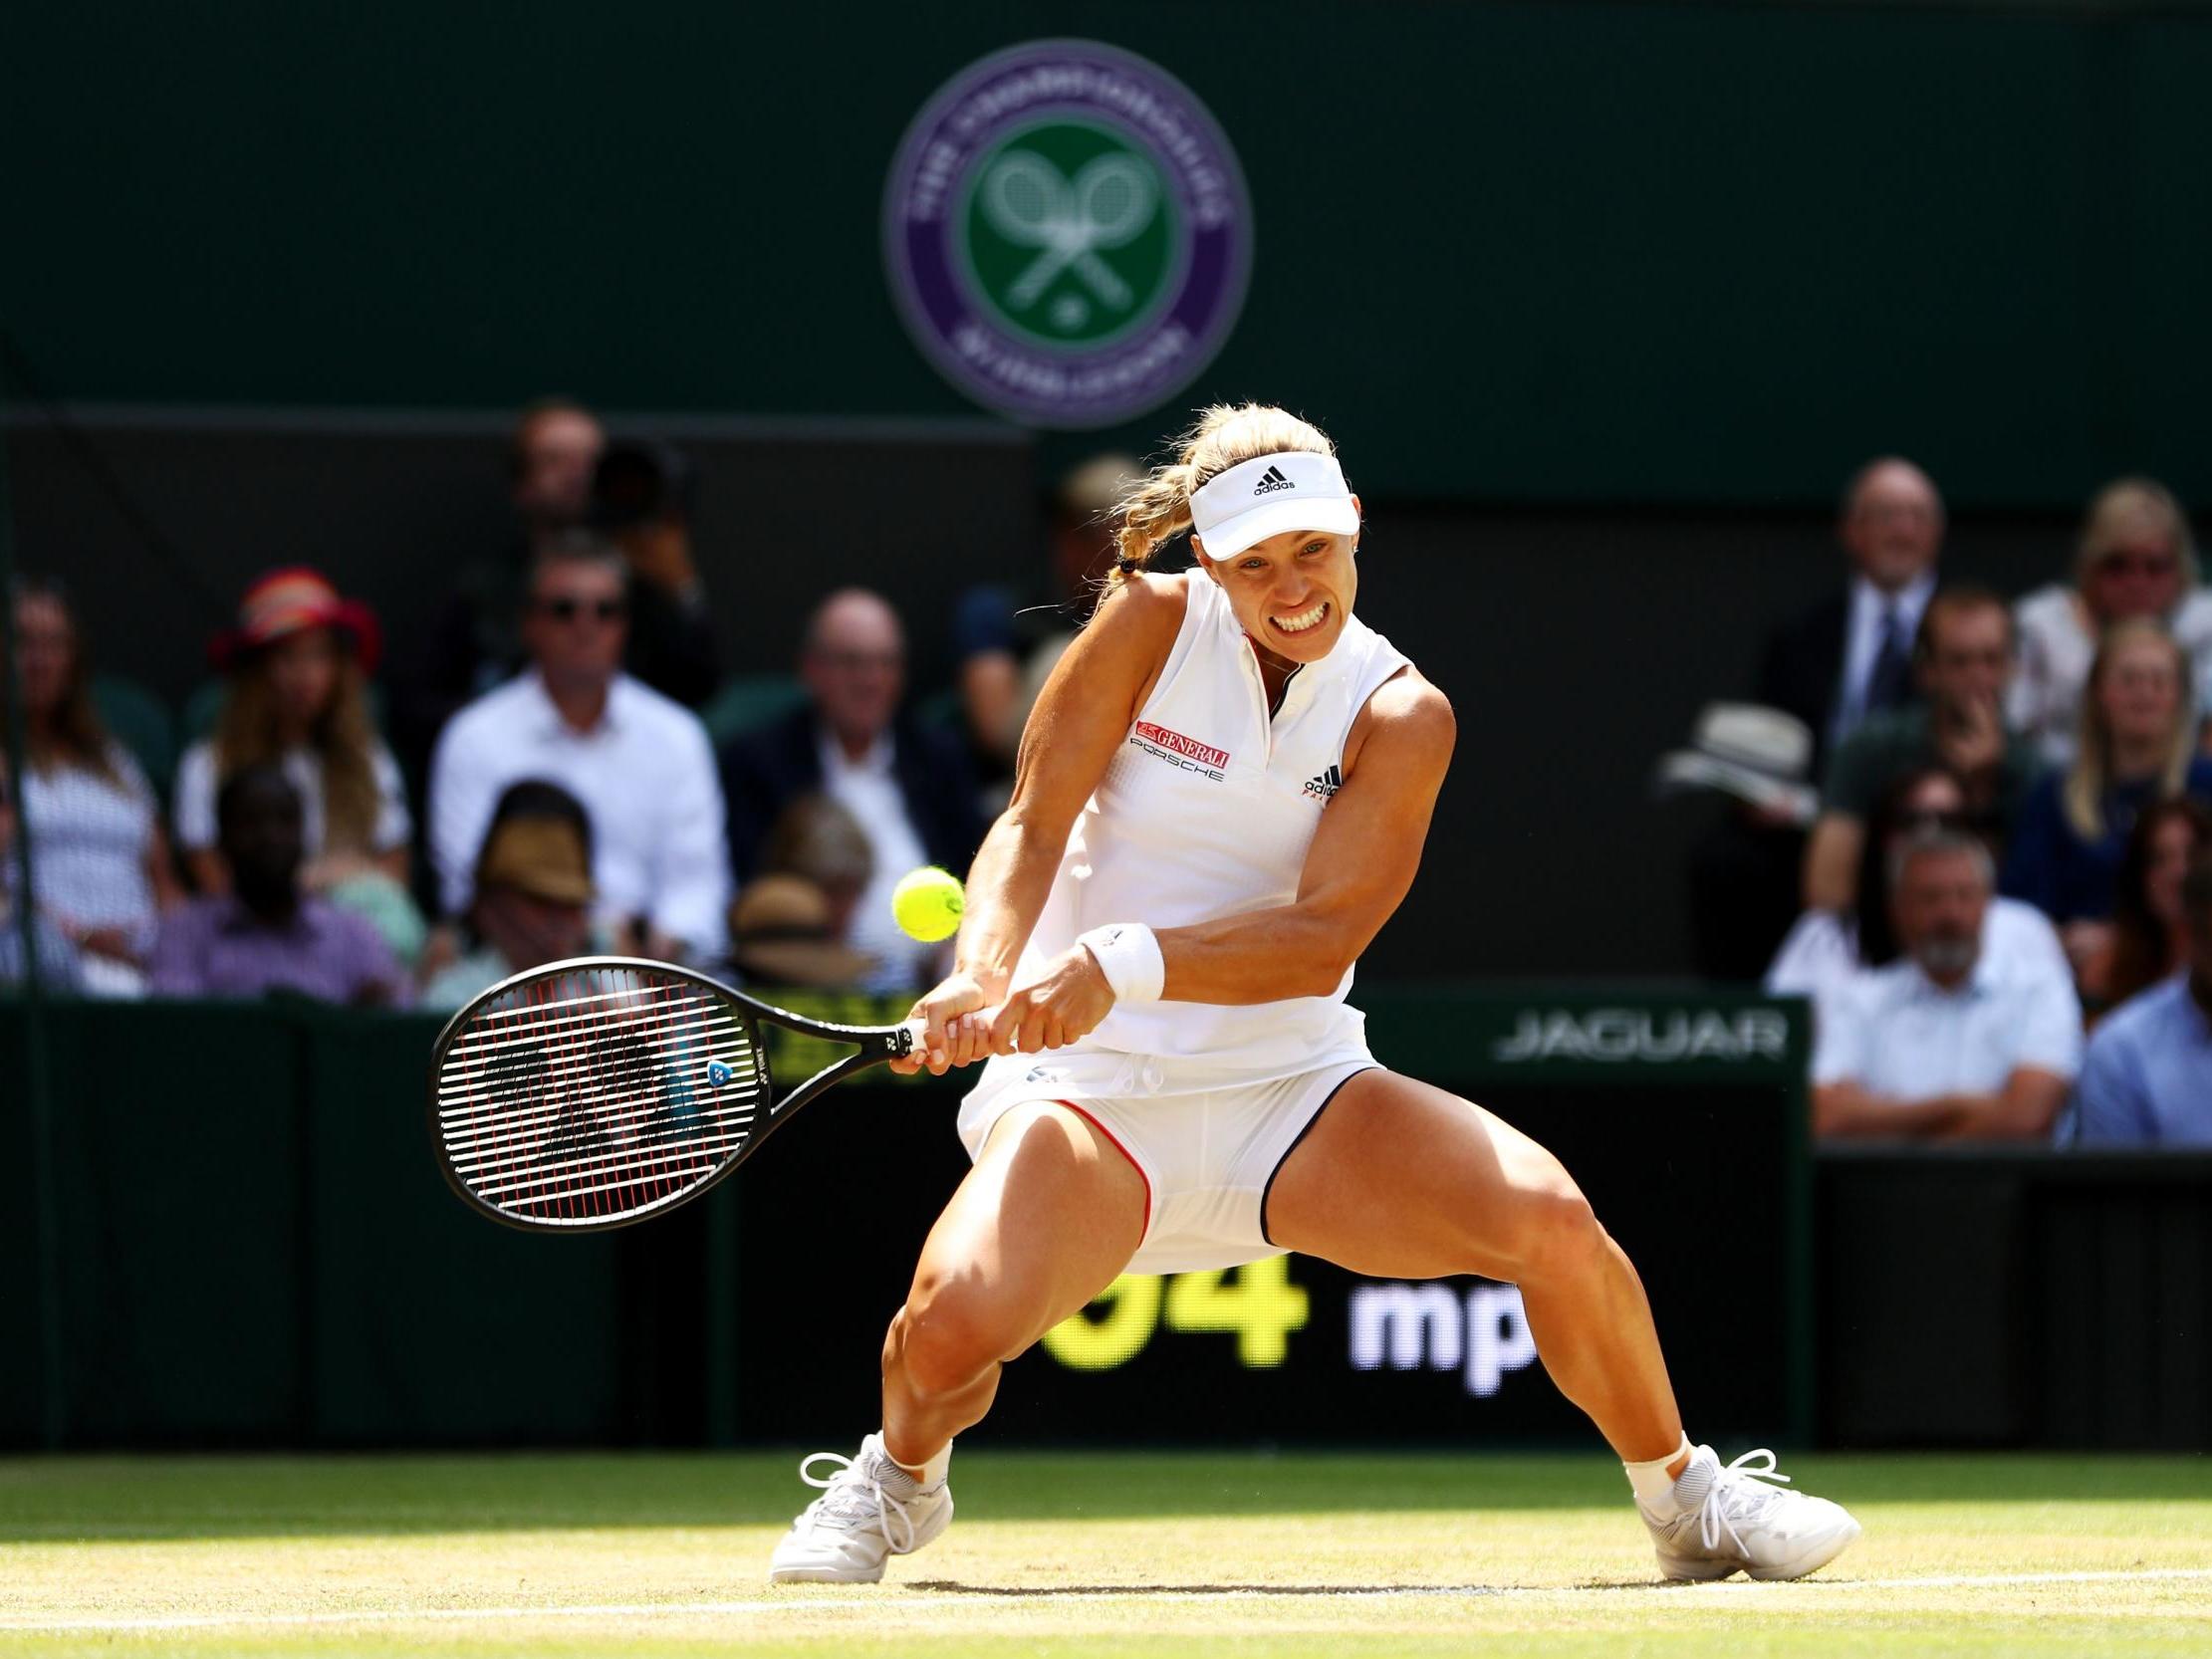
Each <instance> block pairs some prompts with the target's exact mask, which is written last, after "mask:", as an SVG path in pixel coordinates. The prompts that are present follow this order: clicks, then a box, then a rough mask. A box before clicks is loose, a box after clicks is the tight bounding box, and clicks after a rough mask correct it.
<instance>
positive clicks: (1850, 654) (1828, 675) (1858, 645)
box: [1759, 455, 1943, 772]
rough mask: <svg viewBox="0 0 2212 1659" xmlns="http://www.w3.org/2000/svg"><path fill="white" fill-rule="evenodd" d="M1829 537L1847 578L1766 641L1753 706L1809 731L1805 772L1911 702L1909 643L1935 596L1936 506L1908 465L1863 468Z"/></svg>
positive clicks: (1891, 458) (1879, 463) (1894, 460)
mask: <svg viewBox="0 0 2212 1659" xmlns="http://www.w3.org/2000/svg"><path fill="white" fill-rule="evenodd" d="M1836 528H1837V539H1838V540H1839V541H1841V542H1842V543H1843V551H1844V552H1845V553H1846V554H1848V555H1849V556H1850V564H1851V577H1850V581H1849V583H1848V585H1847V586H1846V587H1845V588H1844V589H1843V592H1837V593H1831V594H1830V595H1829V596H1828V597H1827V598H1825V599H1823V600H1821V601H1820V603H1818V604H1816V605H1814V606H1813V607H1812V608H1811V609H1810V610H1807V611H1804V612H1802V613H1801V614H1799V615H1797V616H1795V617H1793V618H1791V619H1790V620H1789V621H1787V622H1784V623H1783V624H1781V626H1779V627H1777V628H1776V629H1775V630H1774V631H1773V632H1772V633H1771V634H1769V635H1768V636H1767V649H1766V655H1765V656H1764V658H1763V659H1762V660H1761V663H1760V668H1759V701H1760V702H1762V703H1766V704H1768V705H1769V706H1771V707H1774V708H1779V709H1787V710H1788V711H1789V712H1790V713H1792V714H1794V715H1796V716H1797V717H1798V718H1799V719H1800V720H1802V721H1804V722H1805V723H1806V725H1808V726H1810V727H1811V728H1812V729H1813V743H1814V769H1815V771H1816V772H1818V771H1819V770H1820V769H1821V768H1822V765H1823V763H1824V762H1825V761H1826V759H1827V757H1828V755H1829V754H1830V753H1831V752H1832V751H1833V750H1834V748H1835V746H1836V745H1837V744H1839V743H1841V742H1843V739H1844V738H1845V737H1847V736H1849V735H1850V733H1851V730H1852V729H1853V728H1854V727H1856V726H1857V725H1858V723H1859V722H1860V721H1861V720H1863V719H1865V718H1866V716H1867V715H1869V714H1876V713H1879V712H1880V711H1881V710H1883V709H1888V708H1895V707H1897V706H1899V705H1900V704H1903V703H1906V702H1909V701H1911V700H1912V697H1913V678H1912V640H1913V636H1914V634H1915V633H1917V632H1918V631H1919V627H1920V612H1921V611H1922V610H1924V609H1926V608H1927V603H1928V595H1929V594H1931V593H1933V592H1935V564H1936V558H1937V556H1938V555H1939V554H1940V553H1941V551H1942V548H1943V498H1942V497H1941V496H1940V495H1938V494H1937V493H1936V489H1935V485H1934V484H1932V483H1931V482H1929V480H1928V475H1927V474H1926V473H1924V472H1922V471H1921V470H1920V469H1919V468H1918V467H1916V466H1914V465H1913V464H1912V463H1911V462H1910V461H1907V460H1904V459H1902V458H1900V457H1898V456H1895V455H1885V456H1883V457H1881V458H1880V459H1879V460H1874V461H1869V462H1867V463H1866V464H1865V465H1864V466H1862V467H1860V468H1859V469H1858V471H1857V472H1856V473H1854V474H1852V476H1851V481H1850V483H1849V484H1848V485H1846V486H1845V487H1844V490H1843V510H1842V512H1841V514H1840V515H1839V517H1838V520H1837V527H1836Z"/></svg>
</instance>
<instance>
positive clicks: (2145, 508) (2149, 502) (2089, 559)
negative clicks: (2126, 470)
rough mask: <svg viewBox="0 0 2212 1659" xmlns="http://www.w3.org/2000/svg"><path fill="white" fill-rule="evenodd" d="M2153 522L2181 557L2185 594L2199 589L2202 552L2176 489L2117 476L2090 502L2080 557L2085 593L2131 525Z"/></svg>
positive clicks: (2077, 574)
mask: <svg viewBox="0 0 2212 1659" xmlns="http://www.w3.org/2000/svg"><path fill="white" fill-rule="evenodd" d="M2146 522H2147V523H2148V524H2150V525H2151V526H2152V527H2153V528H2154V529H2155V530H2156V532H2157V533H2158V534H2159V535H2161V536H2163V537H2164V538H2165V539H2166V540H2167V541H2169V542H2171V543H2172V544H2173V548H2174V551H2175V552H2176V553H2177V554H2179V555H2180V557H2181V572H2182V577H2183V581H2182V588H2183V590H2184V592H2186V591H2187V590H2188V589H2191V588H2194V587H2195V586H2196V585H2197V549H2196V543H2195V541H2194V539H2193V538H2191V536H2190V535H2189V516H2188V514H2186V513H2184V512H2182V510H2181V503H2180V502H2178V501H2176V500H2175V499H2174V494H2173V491H2171V490H2169V489H2167V488H2166V486H2165V485H2163V484H2161V483H2159V482H2158V480H2157V479H2155V478H2115V479H2113V480H2112V482H2111V483H2109V484H2107V485H2105V486H2104V488H2102V489H2101V490H2099V491H2097V492H2096V494H2095V495H2093V496H2091V497H2090V498H2089V511H2088V512H2087V513H2085V514H2084V515H2083V516H2082V540H2081V541H2080V543H2078V544H2077V546H2076V548H2075V554H2074V586H2075V587H2076V588H2078V589H2081V590H2082V591H2084V592H2087V591H2088V590H2089V578H2090V576H2091V575H2093V574H2094V573H2095V570H2096V562H2097V561H2098V560H2099V559H2102V558H2103V557H2104V556H2105V555H2106V554H2107V553H2110V552H2111V551H2112V548H2113V545H2114V544H2115V543H2117V542H2118V541H2120V540H2121V538H2122V537H2124V536H2125V535H2126V533H2127V530H2128V528H2129V527H2130V526H2133V525H2137V524H2142V523H2146Z"/></svg>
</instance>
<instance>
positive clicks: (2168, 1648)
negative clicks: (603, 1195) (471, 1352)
mask: <svg viewBox="0 0 2212 1659" xmlns="http://www.w3.org/2000/svg"><path fill="white" fill-rule="evenodd" d="M1722 1450H1723V1454H1724V1456H1725V1455H1728V1454H1729V1453H1730V1452H1731V1451H1732V1450H1733V1449H1732V1448H1726V1447H1724V1448H1723V1449H1722ZM794 1461H795V1458H794V1456H787V1455H783V1454H775V1455H769V1454H751V1453H748V1454H744V1455H733V1456H709V1455H666V1456H662V1455H655V1456H634V1457H610V1456H542V1455H517V1456H509V1457H437V1458H433V1457H423V1458H395V1457H375V1458H368V1457H364V1458H282V1459H277V1458H235V1459H221V1458H71V1459H59V1460H45V1461H41V1460H17V1461H8V1462H0V1655H12V1654H26V1655H28V1654H39V1655H64V1654H71V1655H74V1654H93V1653H100V1654H115V1653H125V1654H135V1653H149V1654H152V1653H158V1654H164V1655H166V1654H194V1655H203V1654H204V1655H213V1654H276V1653H287V1654H289V1653H305V1654H378V1655H382V1654H397V1653H433V1654H439V1655H451V1656H454V1659H474V1656H478V1655H489V1654H523V1653H531V1654H541V1653H574V1654H605V1655H614V1656H617V1659H627V1656H632V1655H661V1654H710V1653H711V1654H743V1655H762V1654H822V1655H828V1654H841V1655H842V1654H886V1655H888V1654H894V1653H895V1654H923V1655H944V1656H950V1655H964V1654H979V1655H993V1656H996V1655H1009V1656H1011V1655H1017V1654H1020V1655H1030V1654H1054V1655H1064V1654H1065V1655H1081V1654H1092V1653H1106V1652H1112V1653H1115V1654H1127V1653H1142V1654H1159V1655H1170V1654H1173V1655H1181V1654H1190V1653H1194V1652H1199V1651H1201V1650H1203V1651H1207V1652H1209V1653H1213V1654H1236V1653H1252V1654H1262V1653H1264V1654H1267V1655H1270V1656H1273V1655H1284V1654H1292V1655H1323V1654H1342V1653H1353V1654H1362V1655H1365V1654H1375V1655H1379V1654H1398V1653H1405V1654H1445V1653H1463V1652H1468V1651H1480V1652H1482V1653H1483V1654H1485V1655H1516V1654H1543V1655H1553V1654H1573V1655H1586V1654H1587V1655H1604V1656H1606V1659H1627V1656H1629V1655H1677V1654H1679V1655H1685V1656H1686V1655H1692V1654H1699V1655H1702V1654H1711V1653H1729V1654H1818V1655H1829V1654H1856V1653H1872V1652H1877V1651H1879V1652H1883V1653H1895V1652H1907V1651H1908V1652H1913V1653H1961V1654H1966V1653H1971V1654H2022V1653H2029V1654H2040V1653H2051V1654H2062V1653H2063V1654H2084V1653H2126V1654H2135V1653H2143V1654H2181V1653H2186V1652H2204V1651H2206V1650H2207V1649H2208V1648H2212V1462H2208V1460H2206V1459H2203V1458H2165V1459H2138V1458H2048V1457H2034V1458H2030V1457H2020V1458H1956V1457H1926V1456H1918V1457H1863V1458H1861V1457H1808V1458H1803V1459H1786V1460H1785V1461H1784V1468H1785V1470H1786V1471H1789V1472H1791V1473H1794V1474H1795V1475H1797V1476H1798V1477H1799V1480H1800V1481H1801V1483H1802V1484H1804V1485H1806V1486H1808V1487H1810V1488H1811V1489H1812V1490H1814V1491H1817V1492H1820V1493H1822V1494H1824V1495H1826V1496H1829V1497H1834V1498H1836V1499H1838V1500H1840V1501H1842V1502H1843V1503H1844V1504H1846V1505H1848V1506H1849V1507H1850V1508H1851V1509H1852V1510H1853V1511H1854V1512H1855V1513H1856V1514H1857V1515H1858V1517H1859V1519H1860V1520H1861V1521H1862V1522H1863V1523H1864V1524H1865V1527H1866V1536H1865V1538H1864V1539H1862V1540H1860V1541H1859V1542H1858V1544H1857V1545H1855V1546H1854V1547H1853V1548H1852V1549H1851V1550H1850V1551H1849V1552H1848V1553H1846V1554H1845V1555H1844V1557H1843V1559H1842V1560H1841V1561H1839V1562H1837V1563H1836V1565H1835V1566H1833V1567H1831V1568H1830V1569H1828V1571H1827V1572H1826V1573H1824V1574H1822V1575H1821V1576H1820V1577H1818V1578H1815V1579H1813V1580H1810V1581H1808V1582H1806V1583H1802V1584H1795V1585H1791V1584H1751V1583H1748V1582H1746V1581H1744V1580H1742V1579H1736V1580H1733V1581H1731V1582H1728V1583H1724V1584H1718V1585H1703V1586H1673V1587H1660V1586H1656V1585H1653V1584H1651V1583H1650V1582H1649V1579H1650V1574H1651V1570H1652V1563H1651V1556H1650V1552H1649V1550H1648V1548H1647V1547H1646V1546H1645V1542H1644V1539H1643V1533H1642V1529H1641V1528H1640V1527H1638V1526H1637V1525H1636V1523H1635V1520H1634V1517H1633V1515H1632V1514H1631V1513H1630V1512H1629V1510H1628V1509H1627V1508H1626V1506H1625V1503H1624V1495H1625V1487H1624V1485H1623V1483H1622V1481H1621V1479H1620V1474H1619V1470H1618V1468H1617V1467H1616V1466H1614V1465H1612V1464H1609V1463H1607V1462H1605V1461H1603V1460H1602V1459H1600V1458H1598V1457H1574V1458H1488V1457H1432V1458H1423V1457H1371V1456H1341V1457H1340V1456H1310V1455H1289V1454H1286V1455H1282V1456H1259V1455H1246V1456H1219V1455H1190V1456H1179V1455H1171V1454H1157V1455H1155V1454H1143V1455H1135V1454H1131V1455H1123V1456H1115V1455H1106V1454H1086V1455H1080V1456H1077V1455H1066V1456H1064V1455H1052V1454H1015V1453H994V1452H989V1451H976V1452H965V1451H964V1452H963V1453H962V1454H961V1455H960V1458H959V1460H958V1462H957V1465H956V1470H955V1480H954V1490H955V1492H956V1494H957V1495H958V1499H959V1503H960V1506H961V1512H962V1513H961V1518H960V1520H959V1521H957V1522H956V1523H955V1524H954V1527H953V1530H952V1531H951V1532H950V1533H949V1534H947V1535H946V1537H945V1538H943V1539H941V1540H938V1542H937V1543H935V1544H933V1545H931V1547H930V1548H929V1549H928V1550H927V1551H926V1552H924V1553H922V1554H918V1555H915V1556H912V1557H908V1558H904V1559H901V1560H898V1561H895V1562H894V1563H893V1566H892V1577H891V1581H890V1582H888V1583H886V1584H885V1585H883V1586H880V1587H877V1588H867V1587H845V1586H794V1587H787V1588H776V1589H772V1588H771V1587H770V1586H769V1585H768V1584H767V1583H766V1582H765V1581H764V1579H763V1576H762V1574H763V1570H764V1566H765V1563H766V1560H767V1555H768V1550H769V1548H770V1546H771V1545H772V1544H773V1542H774V1541H775V1539H776V1538H777V1537H778V1536H779V1534H780V1532H781V1530H782V1527H783V1525H784V1523H785V1522H786V1521H787V1520H788V1518H789V1516H790V1515H791V1513H792V1512H793V1511H795V1510H796V1509H797V1508H798V1507H799V1504H800V1501H801V1499H802V1498H804V1497H805V1496H808V1494H807V1493H806V1491H805V1489H803V1488H802V1487H800V1486H799V1484H798V1482H797V1480H796V1479H795V1477H794V1475H793V1463H794Z"/></svg>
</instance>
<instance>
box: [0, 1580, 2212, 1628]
mask: <svg viewBox="0 0 2212 1659" xmlns="http://www.w3.org/2000/svg"><path fill="white" fill-rule="evenodd" d="M2171 1579H2193V1580H2194V1579H2212V1567H2194V1566H2175V1567H2140V1568H2130V1569H2125V1570H2116V1571H2110V1572H1985V1573H1970V1572H1961V1573H1947V1574H1943V1575H1940V1576H1936V1577H1927V1578H1808V1579H1805V1580H1803V1581H1802V1582H1800V1583H1799V1584H1797V1585H1796V1586H1795V1589H1794V1591H1793V1590H1789V1589H1785V1588H1784V1587H1783V1586H1782V1585H1780V1584H1776V1585H1771V1586H1770V1585H1756V1586H1755V1585H1753V1584H1752V1583H1751V1582H1750V1581H1749V1580H1744V1581H1741V1582H1733V1581H1729V1582H1720V1583H1705V1584H1674V1585H1661V1584H1659V1583H1657V1582H1656V1581H1654V1582H1652V1583H1649V1584H1640V1583H1639V1584H1588V1585H1585V1584H1557V1585H1552V1586H1549V1587H1547V1586H1544V1585H1538V1584H1507V1585H1500V1586H1498V1587H1496V1588H1491V1587H1489V1586H1486V1585H1473V1586H1470V1585H1453V1584H1408V1585H1406V1586H1404V1587H1403V1588H1401V1589H1370V1588H1365V1587H1358V1586H1354V1587H1351V1588H1347V1589H1343V1590H1338V1591H1333V1592H1331V1591H1315V1590H1311V1589H1307V1590H1291V1589H1287V1588H1286V1589H1285V1590H1282V1591H1274V1590H1268V1589H1265V1588H1261V1587H1259V1586H1254V1587H1252V1588H1250V1589H1221V1590H1150V1589H1146V1588H1144V1587H1143V1586H1142V1585H1140V1584H1132V1585H1130V1586H1129V1587H1128V1588H1127V1589H1125V1590H1123V1589H1098V1590H1086V1591H1083V1592H1081V1593H1078V1594H1067V1595H1059V1594H1055V1593H1054V1592H1053V1591H1051V1590H1045V1589H1038V1590H1028V1591H1018V1590H949V1591H937V1590H915V1591H902V1590H901V1588H900V1586H898V1585H896V1584H894V1585H892V1586H891V1587H890V1588H889V1589H888V1590H869V1591H865V1592H862V1593H860V1594H858V1595H844V1596H828V1595H806V1594H801V1595H784V1596H774V1597H766V1598H763V1599H760V1600H754V1601H629V1602H606V1603H600V1604H596V1605H585V1606H575V1605H566V1604H558V1603H557V1604H553V1605H548V1606H538V1607H417V1608H413V1609H386V1610H362V1611H355V1612H322V1613H156V1614H149V1615H146V1616H144V1617H140V1618H61V1619H19V1618H0V1631H42V1632H51V1631H65V1630H95V1631H97V1630H115V1631H125V1630H203V1629H214V1628H221V1629H227V1628H231V1627H233V1626H241V1625H280V1624H416V1623H423V1622H464V1621H467V1620H472V1619H474V1620H482V1619H554V1618H639V1617H651V1616H653V1615H655V1614H669V1613H677V1614H690V1615H701V1614H705V1615H715V1614H747V1613H804V1612H819V1611H824V1610H842V1609H845V1608H855V1607H876V1608H885V1609H888V1608H893V1607H895V1608H896V1609H897V1611H898V1612H899V1613H900V1614H901V1615H904V1614H908V1613H914V1612H919V1611H922V1610H923V1609H928V1610H931V1611H938V1610H943V1609H949V1608H955V1607H976V1606H1011V1605H1027V1606H1035V1605H1038V1604H1040V1603H1044V1602H1052V1601H1058V1602H1061V1603H1063V1604H1071V1603H1072V1604H1087V1603H1090V1602H1104V1601H1146V1602H1158V1601H1267V1600H1314V1601H1333V1600H1345V1601H1387V1600H1403V1599H1422V1600H1438V1599H1443V1600H1449V1599H1451V1598H1453V1597H1464V1598H1468V1599H1482V1600H1491V1599H1495V1598H1499V1597H1507V1596H1512V1597H1521V1596H1544V1595H1590V1594H1594V1593H1596V1594H1603V1593H1611V1594H1615V1595H1618V1594H1624V1593H1636V1594H1653V1593H1656V1594H1661V1595H1665V1596H1668V1597H1673V1596H1678V1595H1686V1594H1692V1593H1696V1592H1699V1591H1702V1592H1704V1593H1706V1594H1708V1595H1710V1594H1721V1595H1728V1594H1736V1595H1742V1594H1744V1593H1746V1592H1747V1591H1748V1590H1751V1589H1754V1588H1757V1589H1762V1590H1766V1591H1768V1593H1770V1594H1775V1595H1783V1594H1790V1593H1803V1592H1804V1591H1807V1590H1943V1589H1975V1588H2000V1587H2003V1586H2006V1585H2013V1584H2119V1583H2149V1582H2153V1581H2158V1580H2171Z"/></svg>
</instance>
